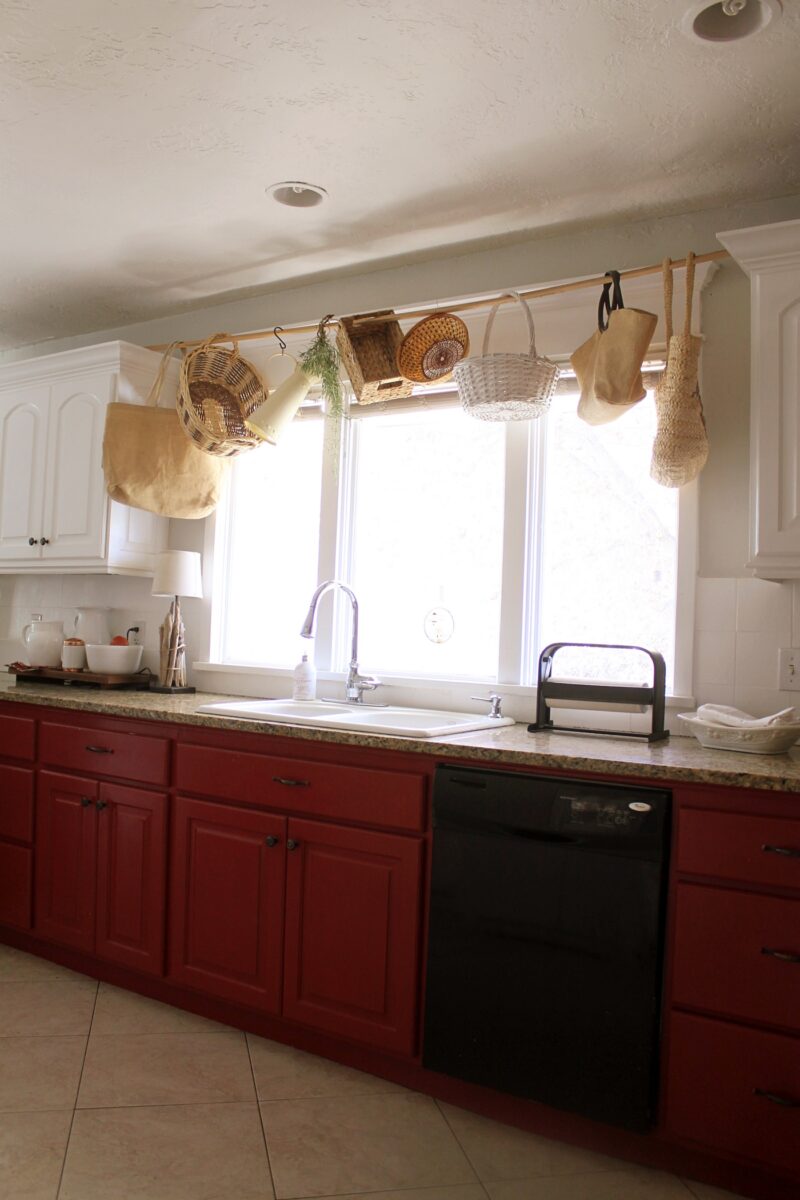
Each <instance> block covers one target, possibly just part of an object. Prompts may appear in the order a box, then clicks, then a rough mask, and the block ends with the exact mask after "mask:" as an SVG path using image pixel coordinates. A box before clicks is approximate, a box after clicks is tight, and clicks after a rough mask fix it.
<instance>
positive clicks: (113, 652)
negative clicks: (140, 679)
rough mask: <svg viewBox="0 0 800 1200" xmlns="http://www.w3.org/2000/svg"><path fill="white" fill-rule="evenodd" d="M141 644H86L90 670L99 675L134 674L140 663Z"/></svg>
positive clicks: (142, 649) (142, 650)
mask: <svg viewBox="0 0 800 1200" xmlns="http://www.w3.org/2000/svg"><path fill="white" fill-rule="evenodd" d="M143 652H144V647H143V646H91V645H90V646H87V647H86V661H87V663H88V664H89V670H90V671H97V672H99V673H100V674H101V675H135V674H136V672H137V671H138V670H139V667H140V666H141V665H142V654H143Z"/></svg>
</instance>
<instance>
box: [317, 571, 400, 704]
mask: <svg viewBox="0 0 800 1200" xmlns="http://www.w3.org/2000/svg"><path fill="white" fill-rule="evenodd" d="M334 588H341V590H342V591H343V592H344V594H345V595H346V596H347V598H348V599H349V601H350V604H351V605H352V607H353V642H352V646H351V649H350V667H349V669H348V672H347V684H346V688H345V701H346V703H347V704H363V703H364V692H374V691H375V688H377V687H380V686H381V681H380V679H376V678H375V676H374V675H359V673H358V601H357V600H356V596H355V592H353V591H351V589H350V588H349V587H348V586H347V585H346V584H344V583H340V582H339V580H338V579H326V580H325V582H324V583H321V584H320V585H319V587H318V588H317V590H316V591H315V592H314V595H313V596H312V597H311V603H310V604H309V606H308V612H307V613H306V619H305V621H304V622H303V627H302V629H301V630H300V636H301V637H304V638H313V636H314V634H315V633H316V625H317V605H318V604H319V602H320V600H321V599H322V597H323V596H324V595H325V593H326V592H330V591H332V590H333V589H334Z"/></svg>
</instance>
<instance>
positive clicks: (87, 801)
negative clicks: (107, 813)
mask: <svg viewBox="0 0 800 1200" xmlns="http://www.w3.org/2000/svg"><path fill="white" fill-rule="evenodd" d="M91 803H92V802H91V800H90V799H89V797H88V796H81V808H88V807H89V805H90V804H91Z"/></svg>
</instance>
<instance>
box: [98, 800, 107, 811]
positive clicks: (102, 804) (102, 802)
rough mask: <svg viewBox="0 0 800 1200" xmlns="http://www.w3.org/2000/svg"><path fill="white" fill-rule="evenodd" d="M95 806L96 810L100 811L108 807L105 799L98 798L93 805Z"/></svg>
mask: <svg viewBox="0 0 800 1200" xmlns="http://www.w3.org/2000/svg"><path fill="white" fill-rule="evenodd" d="M95 808H96V809H97V811H98V812H101V811H102V810H103V809H104V808H108V801H107V800H98V801H97V804H96V805H95Z"/></svg>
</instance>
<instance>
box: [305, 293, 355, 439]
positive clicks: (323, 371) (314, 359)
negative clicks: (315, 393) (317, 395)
mask: <svg viewBox="0 0 800 1200" xmlns="http://www.w3.org/2000/svg"><path fill="white" fill-rule="evenodd" d="M332 319H333V313H328V315H327V316H325V317H323V318H322V320H321V321H320V323H319V325H318V326H317V332H316V334H315V335H314V340H313V342H312V343H311V345H310V346H309V347H308V349H307V350H304V351H303V353H302V354H301V355H300V366H301V367H302V368H303V370H304V371H305V373H306V375H312V376H314V378H316V379H318V380H319V381H320V384H321V386H322V394H323V396H324V397H325V400H326V402H327V408H328V412H329V413H331V414H332V415H333V416H334V417H338V416H341V415H342V412H343V410H344V404H343V402H342V380H341V377H340V375H339V351H338V350H337V349H336V347H335V346H334V345H332V344H331V342H329V341H328V334H327V331H326V328H325V326H326V325H327V324H328V322H329V321H331V320H332Z"/></svg>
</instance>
